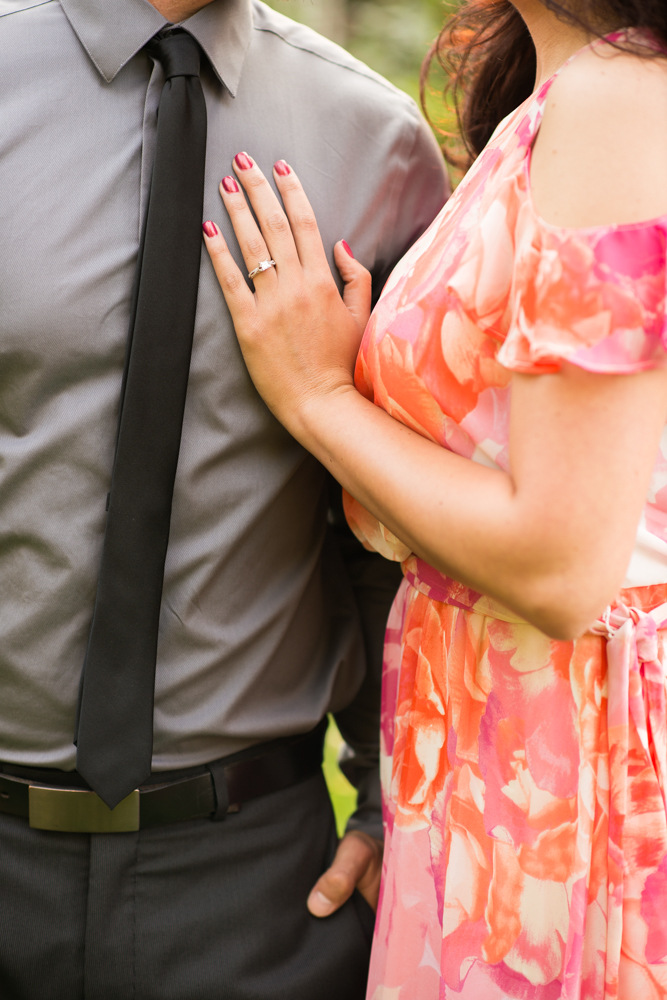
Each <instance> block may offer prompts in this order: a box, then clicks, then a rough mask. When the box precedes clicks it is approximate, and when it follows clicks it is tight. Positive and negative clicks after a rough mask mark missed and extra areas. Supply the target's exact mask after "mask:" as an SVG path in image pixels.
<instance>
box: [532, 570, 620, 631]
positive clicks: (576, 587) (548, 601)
mask: <svg viewBox="0 0 667 1000" xmlns="http://www.w3.org/2000/svg"><path fill="white" fill-rule="evenodd" d="M616 592H617V588H616V589H615V588H614V587H613V586H612V587H611V588H610V587H609V585H606V586H604V585H596V584H595V582H594V581H591V580H590V579H584V580H577V579H572V578H568V575H567V574H565V575H560V576H558V577H554V578H552V579H550V580H542V581H540V582H539V583H535V585H534V587H533V592H532V594H526V599H527V605H528V606H527V614H526V616H525V617H526V618H527V620H528V621H529V622H530V624H531V625H535V626H536V627H537V628H539V629H540V631H541V632H544V633H545V634H546V635H548V636H549V638H551V639H558V640H560V641H564V642H573V641H574V640H575V639H579V638H580V637H581V636H582V635H584V634H585V633H586V632H588V631H589V630H590V628H591V625H593V623H594V622H595V621H596V619H598V618H599V617H600V615H602V614H603V612H604V610H605V608H606V607H607V605H608V604H609V602H610V601H611V600H612V599H613V595H614V594H615V593H616Z"/></svg>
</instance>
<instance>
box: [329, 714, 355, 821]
mask: <svg viewBox="0 0 667 1000" xmlns="http://www.w3.org/2000/svg"><path fill="white" fill-rule="evenodd" d="M342 747H343V737H342V736H341V735H340V733H339V731H338V726H337V725H336V723H335V722H334V718H333V716H332V715H330V716H329V728H328V730H327V738H326V740H325V742H324V760H323V762H322V770H323V771H324V777H325V779H326V783H327V786H328V788H329V795H330V796H331V804H332V805H333V810H334V813H335V816H336V829H337V830H338V836H339V837H342V836H343V834H344V832H345V827H346V825H347V821H348V819H349V818H350V816H351V815H352V813H353V812H354V810H355V809H356V807H357V790H356V788H353V786H352V785H351V784H350V782H349V781H348V780H347V778H346V777H345V775H344V774H343V772H342V771H341V769H340V768H339V766H338V754H339V753H340V751H341V749H342Z"/></svg>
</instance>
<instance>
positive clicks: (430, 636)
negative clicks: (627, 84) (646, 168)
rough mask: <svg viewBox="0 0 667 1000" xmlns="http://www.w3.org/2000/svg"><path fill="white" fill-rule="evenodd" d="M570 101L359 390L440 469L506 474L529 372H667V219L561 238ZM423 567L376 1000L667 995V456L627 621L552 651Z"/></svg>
mask: <svg viewBox="0 0 667 1000" xmlns="http://www.w3.org/2000/svg"><path fill="white" fill-rule="evenodd" d="M551 82H552V81H549V83H547V84H545V86H544V87H543V88H542V89H541V90H540V92H539V93H537V94H536V95H534V96H533V97H532V98H530V99H529V100H528V101H527V102H526V103H525V104H524V105H522V106H521V107H520V108H518V109H517V111H515V112H514V113H513V114H512V115H510V116H509V117H508V118H507V119H506V120H505V121H504V122H503V123H502V124H501V125H500V126H499V128H498V130H497V131H496V133H495V135H494V136H493V138H492V139H491V141H490V143H489V145H488V146H487V147H486V149H485V150H484V152H483V153H482V154H481V156H480V157H479V158H478V160H477V161H476V163H475V165H474V166H473V167H472V169H471V170H470V172H469V173H468V175H467V176H466V178H465V179H464V181H463V182H462V184H461V185H460V186H459V188H458V190H457V191H456V194H455V195H454V197H453V198H452V199H451V200H450V202H449V203H448V205H447V206H446V207H445V209H444V210H443V212H442V213H441V215H440V216H439V217H438V219H436V221H435V223H434V224H433V225H432V226H431V228H430V229H429V230H428V232H427V233H426V234H425V235H424V236H423V237H422V239H421V240H420V241H419V242H418V243H417V244H416V245H415V247H414V248H413V249H412V250H411V251H410V252H409V253H408V255H407V256H406V258H405V259H404V260H403V261H402V263H401V264H400V265H399V266H398V268H397V269H396V271H395V272H394V274H393V276H392V277H391V279H390V281H389V283H388V285H387V287H386V289H385V291H384V293H383V296H382V298H381V300H380V302H379V304H378V306H377V308H376V310H375V312H374V314H373V317H372V318H371V322H370V324H369V326H368V329H367V331H366V334H365V336H364V340H363V344H362V347H361V351H360V354H359V358H358V362H357V369H356V384H357V387H358V389H359V390H360V391H361V392H362V393H364V395H366V396H367V397H368V398H370V399H373V400H374V401H375V403H376V404H377V405H378V406H381V407H383V408H384V409H385V410H387V411H388V412H389V413H391V414H392V416H394V417H395V418H396V419H397V420H400V421H402V422H403V423H405V424H406V425H407V426H409V427H411V428H413V429H414V430H416V431H417V432H418V433H419V434H422V435H423V436H424V437H426V438H428V439H429V440H432V441H435V442H437V443H438V444H439V445H441V446H442V447H443V448H449V449H450V450H451V451H454V452H456V453H458V454H460V455H464V456H466V457H468V458H470V459H472V460H473V461H476V462H481V463H483V464H485V465H488V466H491V467H493V468H500V469H505V470H507V468H508V418H509V411H510V392H511V377H512V372H514V371H516V372H531V373H535V374H539V373H542V372H556V371H558V369H559V367H560V365H561V362H562V361H563V359H567V361H569V362H570V363H572V364H575V365H579V366H580V367H582V368H585V369H587V370H588V371H592V372H613V373H632V372H640V371H643V370H646V369H649V368H652V367H654V366H658V365H659V366H663V365H665V364H666V363H667V350H666V344H667V333H666V330H665V296H666V291H667V287H666V270H665V248H666V240H667V217H665V218H661V219H655V220H652V221H650V222H647V223H642V224H637V225H620V226H600V227H595V228H590V229H564V228H559V227H556V226H552V225H548V224H547V223H545V222H544V221H543V220H541V219H540V218H539V216H538V215H537V214H536V211H535V208H534V206H533V203H532V200H531V195H530V182H529V162H530V150H531V144H532V142H533V139H534V137H535V135H536V131H537V129H538V127H539V124H540V120H541V115H542V111H543V107H544V102H545V99H546V96H547V92H548V90H549V87H550V85H551ZM346 509H347V514H348V519H349V521H350V523H351V525H352V527H353V528H354V530H355V532H356V533H357V535H358V536H359V537H360V538H362V540H364V542H365V544H367V545H368V546H369V547H371V546H372V547H374V548H375V549H377V550H378V551H380V552H382V553H383V554H384V555H386V556H387V557H388V558H391V559H397V560H400V561H401V562H402V563H403V569H404V574H405V580H404V582H403V584H402V586H401V589H400V591H399V594H398V597H397V599H396V602H395V604H394V607H393V610H392V613H391V617H390V620H389V627H388V632H387V645H386V661H385V676H384V693H383V702H384V704H383V728H382V755H383V759H382V769H383V787H384V794H385V822H386V833H387V845H386V853H385V865H384V876H383V888H382V895H381V901H380V909H379V912H378V919H377V926H376V934H375V943H374V951H373V957H372V963H371V976H370V985H369V993H368V996H369V1000H444V998H448V1000H454V998H463V1000H504V998H516V1000H557V998H563V1000H565V998H567V1000H575V998H576V1000H602V998H621V1000H653V998H665V997H667V817H666V810H665V790H666V789H667V726H666V719H667V714H666V707H665V693H666V692H665V668H666V665H667V650H666V649H665V636H666V635H667V435H665V437H663V442H662V446H661V449H660V452H659V454H658V455H657V458H656V464H655V471H654V475H653V481H652V484H651V489H650V492H649V496H648V498H647V502H646V505H645V508H644V513H643V516H642V520H641V524H640V525H639V528H638V532H637V543H636V547H635V552H634V554H633V557H632V560H631V563H630V566H629V568H628V576H627V579H626V581H625V589H624V590H623V591H621V593H620V595H619V597H618V600H617V602H616V603H615V604H614V605H613V607H611V608H609V609H608V611H607V613H606V614H605V616H604V620H600V621H599V622H597V623H596V624H595V625H594V626H593V627H592V629H591V631H590V632H589V633H588V634H586V635H584V636H583V637H582V638H581V639H578V640H577V641H576V642H558V641H552V640H550V639H549V638H547V636H545V635H543V634H542V633H540V632H539V631H538V630H537V629H535V628H533V627H532V626H531V625H529V624H527V623H526V622H524V621H522V620H521V619H520V618H519V617H518V616H517V615H515V614H513V613H512V612H511V611H509V610H508V609H507V608H504V607H502V606H501V605H500V604H498V603H497V602H495V601H493V600H491V599H489V598H488V597H485V596H484V595H482V594H478V593H474V592H473V591H471V590H470V589H468V588H466V587H464V586H462V585H460V584H458V583H456V582H455V581H454V580H450V579H447V578H446V577H444V576H442V575H441V574H440V573H438V572H437V571H436V570H434V569H433V568H432V567H430V566H428V565H426V564H425V563H424V562H422V561H421V560H420V559H418V558H416V557H415V556H414V555H413V554H412V553H411V552H410V551H409V550H408V549H407V548H406V547H405V546H404V545H403V544H402V543H401V542H400V541H399V540H398V539H397V538H395V537H394V536H393V535H391V533H390V532H388V531H387V530H386V529H385V528H384V527H383V526H382V525H381V524H379V523H378V522H377V521H376V520H375V519H374V518H373V517H371V515H369V514H368V513H367V512H366V511H365V510H364V509H363V508H362V507H360V506H359V505H358V504H357V503H356V502H355V501H354V500H353V499H352V498H350V497H346Z"/></svg>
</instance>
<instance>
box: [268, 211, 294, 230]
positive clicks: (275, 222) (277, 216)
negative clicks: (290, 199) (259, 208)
mask: <svg viewBox="0 0 667 1000" xmlns="http://www.w3.org/2000/svg"><path fill="white" fill-rule="evenodd" d="M265 226H266V228H267V229H268V230H269V232H271V233H278V234H280V233H284V232H286V231H287V230H288V229H289V225H288V222H287V219H286V218H285V216H284V215H283V213H282V212H274V213H273V214H272V215H269V216H268V217H267V219H266V222H265Z"/></svg>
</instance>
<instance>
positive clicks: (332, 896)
mask: <svg viewBox="0 0 667 1000" xmlns="http://www.w3.org/2000/svg"><path fill="white" fill-rule="evenodd" d="M381 872H382V845H381V843H380V842H379V841H378V840H375V839H374V838H373V837H369V836H368V835H367V834H365V833H356V832H355V833H348V834H347V835H346V836H345V837H344V838H343V840H342V841H341V842H340V844H339V845H338V850H337V851H336V856H335V858H334V860H333V863H332V865H331V867H330V868H329V869H328V870H327V871H326V872H325V873H324V875H322V876H321V878H319V879H318V881H317V882H316V883H315V885H314V887H313V889H312V891H311V893H310V896H309V897H308V909H309V910H310V912H311V913H312V914H313V916H315V917H328V916H330V915H331V914H332V913H335V911H336V910H338V909H340V907H341V906H342V905H343V903H345V902H346V901H347V900H348V899H349V898H350V896H351V895H352V893H353V892H354V890H355V888H357V887H358V888H359V891H360V892H362V893H363V895H364V897H365V898H366V900H367V901H368V902H369V903H370V905H371V906H372V907H373V909H375V908H376V907H377V897H378V893H379V887H380V875H381Z"/></svg>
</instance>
